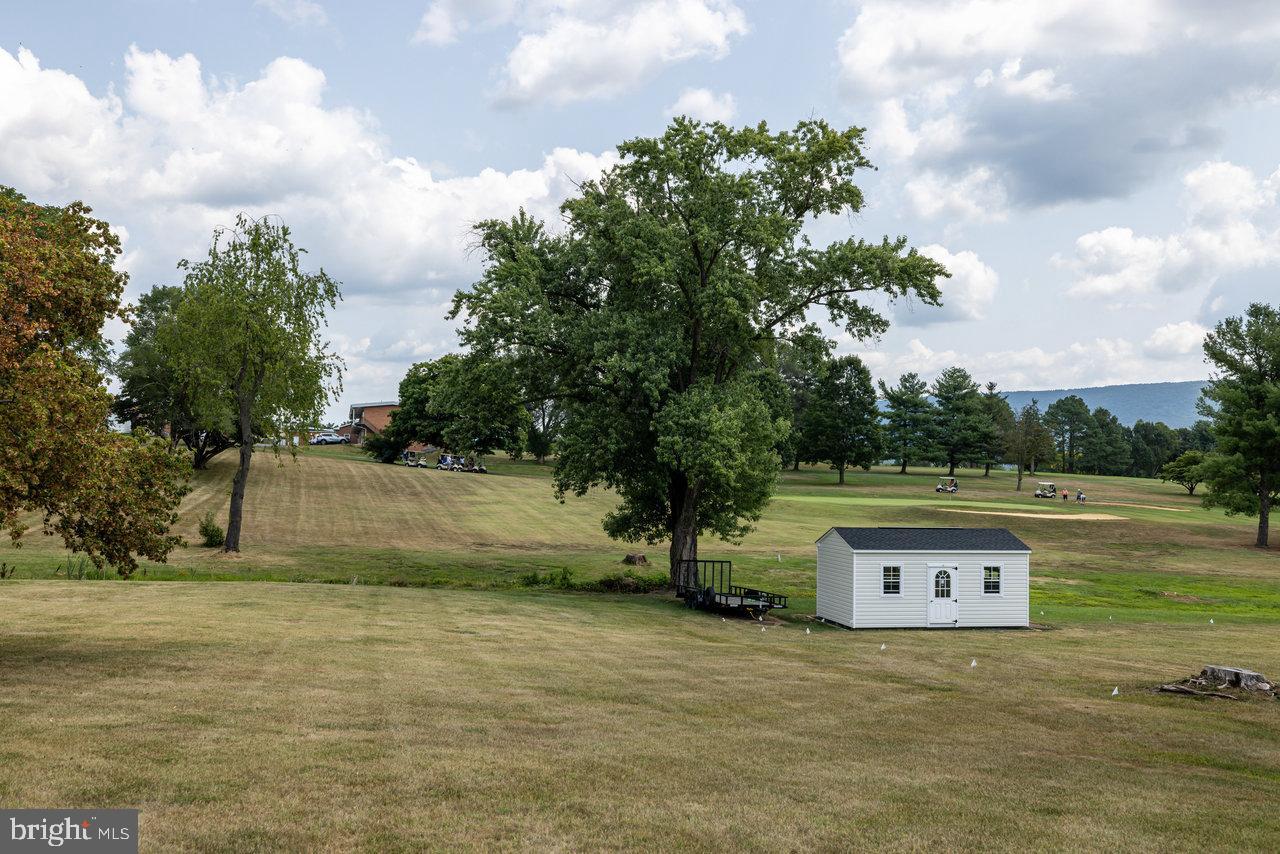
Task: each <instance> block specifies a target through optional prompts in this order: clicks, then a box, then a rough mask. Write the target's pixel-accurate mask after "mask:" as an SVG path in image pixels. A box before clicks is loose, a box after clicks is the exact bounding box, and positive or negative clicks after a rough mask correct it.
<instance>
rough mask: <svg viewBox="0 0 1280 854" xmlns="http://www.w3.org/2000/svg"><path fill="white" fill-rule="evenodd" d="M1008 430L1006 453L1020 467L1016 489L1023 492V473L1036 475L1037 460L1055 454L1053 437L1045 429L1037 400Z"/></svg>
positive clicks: (1021, 410)
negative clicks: (1027, 472)
mask: <svg viewBox="0 0 1280 854" xmlns="http://www.w3.org/2000/svg"><path fill="white" fill-rule="evenodd" d="M1008 429H1009V432H1008V434H1007V435H1006V437H1005V442H1004V446H1005V453H1006V454H1007V455H1008V459H1010V460H1011V461H1012V462H1013V463H1014V464H1015V465H1017V467H1018V483H1017V486H1016V487H1015V489H1017V490H1018V491H1021V490H1022V474H1023V472H1025V471H1030V472H1031V474H1033V475H1034V474H1035V472H1036V460H1038V459H1042V458H1043V457H1044V455H1046V454H1052V453H1053V436H1052V435H1050V433H1049V431H1048V429H1046V428H1045V426H1044V421H1043V416H1042V415H1041V414H1040V404H1039V403H1038V402H1037V401H1035V400H1032V401H1031V402H1030V403H1028V404H1027V405H1026V406H1024V407H1022V409H1020V410H1019V411H1018V414H1017V415H1016V416H1015V417H1014V419H1013V421H1012V422H1010V423H1009V425H1008Z"/></svg>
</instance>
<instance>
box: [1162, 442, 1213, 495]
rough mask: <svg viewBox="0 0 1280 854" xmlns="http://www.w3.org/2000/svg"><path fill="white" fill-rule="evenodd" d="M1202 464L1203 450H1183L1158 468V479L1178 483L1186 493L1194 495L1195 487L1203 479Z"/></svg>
mask: <svg viewBox="0 0 1280 854" xmlns="http://www.w3.org/2000/svg"><path fill="white" fill-rule="evenodd" d="M1203 465H1204V451H1184V452H1183V453H1182V456H1180V457H1178V458H1177V459H1175V460H1170V461H1169V462H1167V463H1165V464H1164V466H1163V467H1162V468H1161V469H1160V479H1161V480H1163V481H1167V482H1169V483H1176V484H1178V485H1179V486H1181V487H1182V488H1183V489H1185V490H1186V491H1187V495H1195V494H1196V487H1197V486H1199V485H1200V483H1201V481H1203V480H1204V474H1203V472H1202V468H1201V467H1202V466H1203Z"/></svg>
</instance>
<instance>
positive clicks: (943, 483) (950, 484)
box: [933, 477, 960, 493]
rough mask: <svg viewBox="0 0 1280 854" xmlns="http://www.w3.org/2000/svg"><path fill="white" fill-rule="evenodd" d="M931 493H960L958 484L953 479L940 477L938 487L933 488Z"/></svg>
mask: <svg viewBox="0 0 1280 854" xmlns="http://www.w3.org/2000/svg"><path fill="white" fill-rule="evenodd" d="M933 491H934V492H951V493H956V492H959V491H960V483H959V481H957V480H956V479H955V478H954V477H940V478H938V485H937V486H935V487H934V488H933Z"/></svg>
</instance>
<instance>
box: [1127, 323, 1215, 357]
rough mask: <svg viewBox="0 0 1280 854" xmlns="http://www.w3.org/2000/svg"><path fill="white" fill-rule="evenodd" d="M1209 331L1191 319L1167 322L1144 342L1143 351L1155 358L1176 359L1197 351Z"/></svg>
mask: <svg viewBox="0 0 1280 854" xmlns="http://www.w3.org/2000/svg"><path fill="white" fill-rule="evenodd" d="M1208 332H1209V330H1208V329H1206V328H1204V327H1203V326H1201V325H1200V324H1198V323H1193V322H1192V321H1190V320H1184V321H1182V322H1181V323H1166V324H1165V325H1164V326H1161V327H1160V328H1158V329H1156V330H1155V331H1154V332H1152V333H1151V335H1150V336H1149V337H1148V338H1147V340H1146V341H1144V342H1142V352H1144V353H1145V354H1146V355H1147V356H1149V357H1151V358H1153V359H1176V358H1178V357H1180V356H1186V355H1188V354H1190V353H1197V352H1199V351H1200V348H1201V346H1202V345H1203V344H1204V336H1205V335H1207V334H1208Z"/></svg>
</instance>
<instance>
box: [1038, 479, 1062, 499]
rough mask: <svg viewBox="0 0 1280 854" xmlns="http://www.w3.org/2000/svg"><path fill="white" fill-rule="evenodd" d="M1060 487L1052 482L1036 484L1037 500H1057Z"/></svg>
mask: <svg viewBox="0 0 1280 854" xmlns="http://www.w3.org/2000/svg"><path fill="white" fill-rule="evenodd" d="M1057 497H1058V485H1057V484H1055V483H1052V482H1051V481H1047V480H1042V481H1039V482H1038V483H1036V498H1057Z"/></svg>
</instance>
